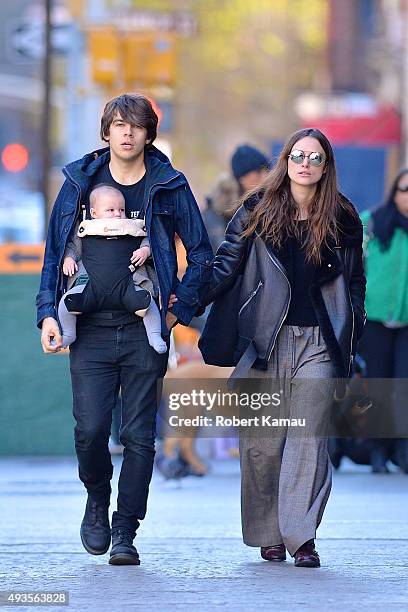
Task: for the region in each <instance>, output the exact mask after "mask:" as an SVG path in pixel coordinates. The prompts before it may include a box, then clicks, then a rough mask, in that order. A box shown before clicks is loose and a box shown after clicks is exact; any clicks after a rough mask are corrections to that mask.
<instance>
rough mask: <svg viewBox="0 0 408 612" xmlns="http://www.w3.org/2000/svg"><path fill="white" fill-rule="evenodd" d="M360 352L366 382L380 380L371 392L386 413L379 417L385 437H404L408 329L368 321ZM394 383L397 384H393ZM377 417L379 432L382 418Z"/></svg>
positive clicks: (382, 443) (381, 443) (407, 426)
mask: <svg viewBox="0 0 408 612" xmlns="http://www.w3.org/2000/svg"><path fill="white" fill-rule="evenodd" d="M359 352H360V353H361V355H362V357H363V358H364V360H365V362H366V365H367V378H375V379H380V380H379V381H378V384H376V385H374V386H373V387H372V389H373V391H374V394H375V395H378V396H379V397H380V399H382V404H383V406H384V407H385V409H386V414H384V415H382V417H383V418H384V419H385V421H384V428H383V429H384V431H386V432H387V435H389V432H390V431H393V432H394V435H393V437H395V438H404V437H407V436H408V394H407V389H408V387H407V383H408V380H407V379H408V326H405V327H400V328H394V329H390V328H389V327H386V326H385V325H383V324H382V323H380V322H378V321H367V323H366V326H365V329H364V334H363V336H362V338H361V341H360V344H359ZM394 379H398V380H397V381H395V382H394ZM404 379H405V380H404ZM378 416H379V429H380V430H381V415H378ZM390 421H392V426H390V425H391V423H390ZM390 444H391V440H390V439H389V438H388V440H386V439H382V440H380V439H377V445H378V446H383V447H387V446H389V445H390Z"/></svg>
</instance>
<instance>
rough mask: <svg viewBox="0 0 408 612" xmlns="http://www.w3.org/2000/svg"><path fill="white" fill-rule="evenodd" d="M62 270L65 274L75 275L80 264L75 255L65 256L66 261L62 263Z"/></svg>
mask: <svg viewBox="0 0 408 612" xmlns="http://www.w3.org/2000/svg"><path fill="white" fill-rule="evenodd" d="M62 271H63V273H64V274H65V276H74V274H75V272H78V266H77V264H76V261H75V259H74V258H73V257H65V259H64V263H63V264H62Z"/></svg>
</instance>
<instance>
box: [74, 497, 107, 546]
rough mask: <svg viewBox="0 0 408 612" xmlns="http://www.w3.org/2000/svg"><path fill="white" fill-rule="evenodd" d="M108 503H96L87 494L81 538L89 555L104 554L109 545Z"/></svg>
mask: <svg viewBox="0 0 408 612" xmlns="http://www.w3.org/2000/svg"><path fill="white" fill-rule="evenodd" d="M108 508H109V506H108V505H102V504H98V502H96V501H94V500H92V498H91V497H89V495H88V501H87V502H86V508H85V514H84V518H83V519H82V523H81V540H82V544H83V545H84V548H85V550H86V551H87V552H89V553H90V554H91V555H104V554H105V553H106V552H107V550H108V548H109V545H110V541H111V532H110V524H109V512H108Z"/></svg>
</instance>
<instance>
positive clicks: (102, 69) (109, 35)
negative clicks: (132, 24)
mask: <svg viewBox="0 0 408 612" xmlns="http://www.w3.org/2000/svg"><path fill="white" fill-rule="evenodd" d="M88 43H89V52H90V56H91V70H92V78H93V80H94V81H95V82H96V83H100V84H101V85H108V86H112V85H113V84H114V83H115V82H116V80H117V78H118V74H119V71H120V45H119V37H118V33H117V32H116V31H115V30H114V29H113V28H109V27H106V28H105V27H103V28H100V29H95V30H91V31H90V32H89V37H88Z"/></svg>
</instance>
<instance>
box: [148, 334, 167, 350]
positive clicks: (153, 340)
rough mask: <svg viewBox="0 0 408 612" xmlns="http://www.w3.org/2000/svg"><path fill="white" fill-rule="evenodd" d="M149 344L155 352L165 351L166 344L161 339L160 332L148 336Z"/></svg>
mask: <svg viewBox="0 0 408 612" xmlns="http://www.w3.org/2000/svg"><path fill="white" fill-rule="evenodd" d="M148 340H149V344H150V346H151V347H152V348H154V350H155V351H156V353H160V354H162V353H165V352H166V351H167V344H166V343H165V341H164V340H163V338H162V337H161V335H160V334H151V335H150V336H148Z"/></svg>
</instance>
